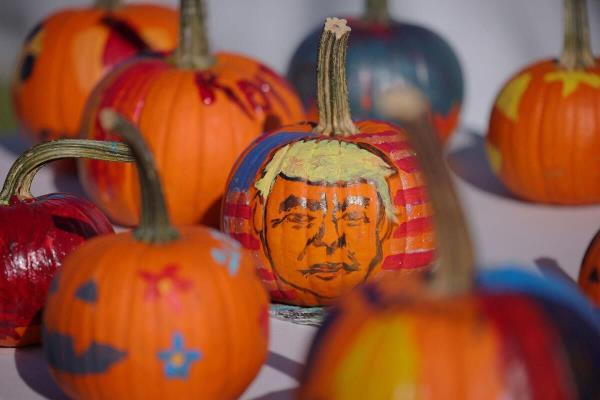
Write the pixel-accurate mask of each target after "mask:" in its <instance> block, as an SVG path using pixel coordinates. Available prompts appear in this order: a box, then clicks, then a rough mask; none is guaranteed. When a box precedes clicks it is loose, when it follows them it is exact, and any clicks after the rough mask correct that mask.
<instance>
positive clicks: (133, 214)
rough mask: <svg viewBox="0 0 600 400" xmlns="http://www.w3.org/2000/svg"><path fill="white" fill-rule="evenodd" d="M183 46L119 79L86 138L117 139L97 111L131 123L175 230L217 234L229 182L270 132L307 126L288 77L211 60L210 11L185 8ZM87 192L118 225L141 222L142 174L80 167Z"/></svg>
mask: <svg viewBox="0 0 600 400" xmlns="http://www.w3.org/2000/svg"><path fill="white" fill-rule="evenodd" d="M181 10H182V12H181V24H182V25H181V41H180V43H179V48H178V50H177V51H176V52H175V55H174V58H173V59H171V58H149V57H145V58H140V59H137V60H133V61H131V62H129V63H127V64H126V65H124V66H123V67H122V68H119V70H118V71H115V73H113V74H111V75H110V76H109V77H107V79H106V80H105V81H104V82H103V83H102V84H101V85H100V87H99V88H98V90H97V93H96V96H95V97H94V98H92V99H91V101H90V104H89V115H88V117H87V118H86V121H85V123H84V126H83V134H84V135H85V136H86V137H89V138H91V137H93V138H96V139H103V140H110V138H111V136H110V135H108V134H107V132H105V131H104V130H103V129H102V128H101V127H100V125H99V124H98V111H99V110H100V109H101V108H103V107H112V108H115V109H116V110H118V111H119V112H121V113H123V114H124V115H125V116H127V117H128V118H130V119H131V120H132V121H133V122H134V123H135V124H136V125H137V126H139V128H140V131H141V132H142V134H143V135H144V138H145V139H146V140H147V141H148V143H149V145H150V148H151V149H152V151H153V153H154V155H155V157H156V160H157V164H158V169H159V171H160V172H161V176H162V177H163V179H164V185H165V194H166V197H167V203H168V204H169V211H170V214H171V218H172V219H173V220H174V221H175V222H176V223H193V222H198V221H203V222H204V223H208V224H210V225H217V223H218V217H219V207H220V201H221V197H222V195H223V191H224V187H225V182H226V181H227V174H228V173H229V170H230V169H231V167H232V166H233V163H234V162H235V159H236V157H237V156H238V155H239V153H241V152H242V150H243V149H244V148H245V147H246V146H247V145H248V144H249V143H250V141H251V140H252V139H253V138H255V137H256V136H258V135H259V134H260V133H261V132H262V131H263V130H267V129H271V128H276V127H278V126H279V125H281V124H282V123H291V122H293V121H296V120H299V119H302V118H303V115H304V114H303V110H302V106H301V103H300V100H299V99H298V98H297V96H296V94H295V93H294V92H293V90H292V89H291V88H290V87H289V86H288V84H287V83H286V82H285V80H284V79H283V78H281V77H280V76H279V75H277V74H276V73H275V72H274V71H272V70H271V69H269V68H268V67H266V66H264V65H263V64H260V63H259V62H257V61H255V60H252V59H250V58H247V57H244V56H240V55H234V54H227V53H220V54H216V55H214V56H211V55H209V54H208V53H207V43H206V37H205V32H204V28H203V26H204V22H203V15H204V13H203V10H202V2H201V1H198V0H182V1H181ZM80 177H81V180H82V183H83V186H84V187H85V189H86V191H87V193H88V194H89V195H90V196H91V197H92V198H93V199H94V200H95V202H96V203H97V204H98V205H99V206H100V207H101V208H102V209H103V210H104V211H105V212H106V213H107V214H108V215H109V217H110V218H112V219H113V220H114V221H116V222H118V223H120V224H125V225H132V224H135V223H136V221H137V215H138V203H139V201H138V199H139V193H138V190H137V186H136V185H135V180H136V177H135V170H134V169H133V168H114V166H112V165H110V164H108V163H103V162H100V163H81V164H80Z"/></svg>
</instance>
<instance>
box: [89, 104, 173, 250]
mask: <svg viewBox="0 0 600 400" xmlns="http://www.w3.org/2000/svg"><path fill="white" fill-rule="evenodd" d="M100 123H101V125H102V127H103V128H104V129H105V130H107V131H112V132H114V133H116V134H117V135H119V136H121V137H122V138H123V139H125V141H126V142H127V144H129V146H130V147H131V151H132V153H133V156H134V158H135V163H136V166H137V170H138V176H139V182H140V191H141V200H142V207H141V216H140V225H139V226H138V227H137V229H136V230H135V231H134V235H135V237H136V238H137V239H138V240H140V241H143V242H147V243H168V242H171V241H173V240H176V239H177V238H178V237H179V232H177V230H176V229H175V228H174V227H173V226H172V225H171V223H170V221H169V214H168V213H167V207H166V203H165V197H164V195H163V190H162V186H161V184H160V177H159V176H158V171H157V170H156V164H155V163H154V158H153V157H152V153H151V152H150V149H149V148H148V146H147V145H146V142H145V141H144V139H143V138H142V136H141V135H140V133H139V131H138V129H137V128H136V127H135V126H134V125H133V124H132V123H131V122H129V121H127V120H126V119H125V118H123V117H122V116H120V115H119V114H117V112H115V111H114V110H112V109H104V110H102V111H101V112H100Z"/></svg>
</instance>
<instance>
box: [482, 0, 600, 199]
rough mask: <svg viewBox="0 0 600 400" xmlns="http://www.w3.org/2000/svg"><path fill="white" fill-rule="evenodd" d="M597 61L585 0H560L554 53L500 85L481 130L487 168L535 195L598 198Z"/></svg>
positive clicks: (599, 101)
mask: <svg viewBox="0 0 600 400" xmlns="http://www.w3.org/2000/svg"><path fill="white" fill-rule="evenodd" d="M599 112H600V65H599V64H598V62H597V60H596V59H595V58H594V56H593V55H592V52H591V47H590V43H589V28H588V13H587V5H586V0H565V39H564V49H563V52H562V55H561V58H560V60H558V61H557V60H543V61H539V62H536V63H534V64H532V65H530V66H527V67H526V68H524V69H523V70H521V71H520V72H518V73H517V74H516V75H514V76H513V77H512V78H510V80H509V81H508V83H507V84H506V85H505V86H504V87H503V88H502V90H501V91H500V94H499V95H498V97H497V98H496V102H495V104H494V107H493V109H492V113H491V117H490V123H489V130H488V134H487V138H486V145H487V154H488V158H489V161H490V164H491V166H492V169H493V170H494V171H495V173H496V174H497V175H498V176H499V177H500V179H501V180H502V181H503V182H504V184H505V185H506V186H507V187H508V188H509V189H510V190H511V191H512V192H513V193H515V194H516V195H518V196H520V197H522V198H524V199H527V200H530V201H535V202H542V203H555V204H586V203H598V202H600V157H598V149H599V148H600V121H598V118H599V117H598V115H599V114H598V113H599Z"/></svg>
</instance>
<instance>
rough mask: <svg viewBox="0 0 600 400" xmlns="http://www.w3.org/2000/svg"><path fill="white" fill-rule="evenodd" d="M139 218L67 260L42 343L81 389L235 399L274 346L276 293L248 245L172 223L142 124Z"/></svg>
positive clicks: (116, 121) (86, 393)
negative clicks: (271, 315) (271, 305)
mask: <svg viewBox="0 0 600 400" xmlns="http://www.w3.org/2000/svg"><path fill="white" fill-rule="evenodd" d="M103 120H104V124H105V127H106V129H107V130H112V129H116V130H117V131H120V132H121V134H122V135H123V136H124V137H125V138H126V140H127V141H128V142H129V143H130V144H131V147H132V150H133V152H134V156H135V157H136V162H137V165H138V168H139V170H140V177H141V187H142V199H141V201H142V215H141V221H142V223H141V225H140V226H139V227H138V228H137V229H136V230H135V231H133V232H124V233H120V234H115V235H107V236H104V237H101V238H97V239H96V240H91V241H89V242H88V243H86V244H85V245H83V246H81V247H80V248H79V249H77V251H75V252H73V253H71V255H70V256H69V257H68V258H67V259H66V260H65V263H64V265H63V269H62V271H61V273H60V274H59V275H58V277H57V278H56V279H55V281H54V282H53V285H52V288H51V290H50V293H49V296H48V301H47V307H46V311H45V313H44V337H43V339H44V340H43V342H44V352H45V355H46V358H47V361H48V364H49V366H50V370H51V372H52V375H53V376H54V378H55V379H56V380H57V382H58V383H59V385H60V387H61V388H62V389H63V390H64V391H65V392H66V393H67V394H69V395H70V396H72V397H73V398H77V399H122V398H127V399H140V400H141V399H144V400H147V399H148V400H149V399H224V400H225V399H237V398H238V397H239V396H240V395H241V394H242V392H243V391H244V390H245V388H246V387H247V386H248V385H249V383H250V382H251V381H252V380H253V378H254V376H255V375H256V374H257V373H258V370H259V369H260V366H261V364H262V363H263V362H264V360H265V358H266V354H267V342H268V297H267V294H266V292H265V290H264V288H263V287H262V285H261V282H260V280H259V279H258V278H257V277H256V272H255V269H256V266H255V261H254V259H253V258H252V257H251V256H250V254H249V253H248V252H247V251H246V250H244V249H241V248H240V246H239V244H238V243H237V242H235V241H233V240H232V239H230V238H228V237H227V236H225V235H223V234H221V233H219V232H218V231H215V230H212V229H208V228H203V227H192V226H190V227H185V228H177V229H175V228H174V227H172V226H171V225H170V224H169V219H168V216H167V212H166V210H165V203H164V198H163V197H162V191H161V188H160V184H159V182H158V175H157V172H156V169H155V167H154V164H153V160H152V156H151V155H150V153H149V151H148V149H147V148H146V147H145V145H144V143H143V141H142V140H141V138H140V137H139V136H136V135H135V134H134V133H133V129H134V128H133V126H132V125H129V124H128V123H126V122H125V121H124V120H121V119H120V118H119V117H118V116H116V114H114V113H112V112H107V113H105V114H104V117H103Z"/></svg>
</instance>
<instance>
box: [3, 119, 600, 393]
mask: <svg viewBox="0 0 600 400" xmlns="http://www.w3.org/2000/svg"><path fill="white" fill-rule="evenodd" d="M23 150H25V145H24V144H23V143H22V142H21V141H20V140H19V139H18V138H17V137H4V138H0V176H4V175H5V174H6V171H7V170H8V168H9V167H10V164H11V162H12V161H13V160H14V158H15V157H16V155H17V154H18V153H20V152H22V151H23ZM448 163H449V165H450V166H451V168H452V170H453V172H454V177H455V182H456V186H457V189H458V191H459V194H460V197H461V199H462V200H463V202H464V207H465V210H466V213H467V216H468V219H469V222H470V224H471V231H472V234H473V237H474V238H475V243H476V245H477V250H478V256H479V260H480V264H481V265H484V266H485V267H486V268H491V267H493V266H495V265H498V264H502V263H506V262H510V263H518V264H519V265H521V266H522V267H523V268H525V269H529V270H532V271H538V272H540V273H543V274H546V273H548V274H558V275H560V276H562V277H563V278H564V279H576V278H577V273H578V270H579V266H580V263H581V259H582V257H583V254H584V252H585V249H586V248H587V246H588V244H589V242H590V240H591V239H592V237H593V236H594V234H595V233H596V231H597V230H598V229H599V228H600V206H585V207H559V206H546V205H536V204H530V203H526V202H523V201H521V200H518V199H515V198H514V197H512V196H510V195H509V194H508V193H507V192H506V190H505V189H504V188H503V187H502V185H501V184H500V183H499V182H498V181H497V180H496V179H495V178H494V177H493V176H492V175H491V172H490V170H489V168H488V166H487V164H486V162H485V157H484V153H483V139H482V138H481V136H480V135H477V134H476V133H474V132H469V131H467V130H461V131H460V132H458V133H457V134H456V135H455V138H454V140H453V143H452V150H451V151H449V154H448ZM56 191H68V192H72V193H75V194H82V193H81V188H80V187H79V185H78V183H77V181H76V180H75V178H68V177H61V176H55V174H54V173H53V170H52V169H51V168H45V169H43V170H42V171H40V173H39V174H38V177H37V178H36V181H35V183H34V194H36V195H39V194H44V193H51V192H56ZM315 332H316V329H315V328H313V327H309V326H301V325H295V324H292V323H289V322H285V321H280V320H276V319H271V343H270V346H269V358H268V360H267V362H266V364H265V365H264V366H263V368H262V370H261V371H260V373H259V375H258V376H257V377H256V379H255V381H254V382H253V383H252V385H251V386H250V387H249V388H248V390H247V391H246V393H244V395H243V396H242V399H248V400H250V399H252V400H287V399H291V398H292V394H293V390H294V387H296V386H297V379H298V377H299V374H300V372H301V369H302V365H303V362H304V358H305V355H306V352H307V350H308V346H309V345H310V341H311V339H312V336H313V335H314V333H315ZM65 398H66V397H65V396H64V395H63V394H62V393H61V391H60V389H58V387H57V386H56V385H55V384H54V383H53V382H52V380H51V379H50V376H49V374H48V371H47V369H46V364H45V361H44V360H43V357H42V355H41V351H40V349H39V348H38V347H30V348H24V349H17V350H14V349H0V399H1V400H13V399H17V400H36V399H53V400H59V399H65Z"/></svg>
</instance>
